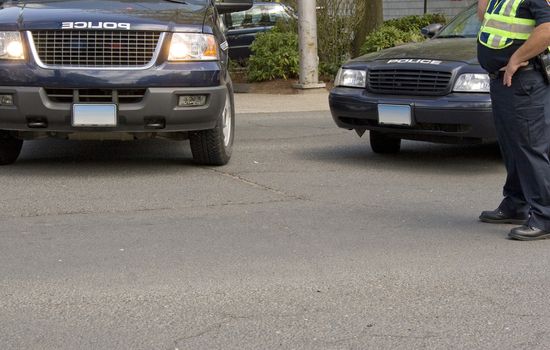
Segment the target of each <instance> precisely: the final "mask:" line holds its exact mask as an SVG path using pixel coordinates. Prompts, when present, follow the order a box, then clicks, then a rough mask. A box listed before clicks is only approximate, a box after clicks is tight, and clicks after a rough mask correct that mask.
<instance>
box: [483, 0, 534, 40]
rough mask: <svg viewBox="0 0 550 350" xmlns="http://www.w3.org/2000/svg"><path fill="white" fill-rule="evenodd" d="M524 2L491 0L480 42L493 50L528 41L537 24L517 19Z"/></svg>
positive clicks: (524, 19)
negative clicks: (515, 42) (519, 8)
mask: <svg viewBox="0 0 550 350" xmlns="http://www.w3.org/2000/svg"><path fill="white" fill-rule="evenodd" d="M523 1H524V0H490V1H489V4H488V5H487V10H486V11H485V16H484V18H483V23H482V24H481V29H480V30H479V36H478V40H479V42H480V43H481V44H483V45H485V46H487V47H489V48H491V49H503V48H505V47H508V46H510V45H512V43H513V41H514V39H517V40H527V39H528V38H529V36H530V35H531V32H532V31H533V29H535V24H536V22H535V20H534V19H528V18H518V17H516V13H517V10H518V7H519V6H520V5H521V3H522V2H523Z"/></svg>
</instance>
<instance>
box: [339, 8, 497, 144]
mask: <svg viewBox="0 0 550 350" xmlns="http://www.w3.org/2000/svg"><path fill="white" fill-rule="evenodd" d="M479 27H480V23H479V20H478V19H477V15H476V7H475V5H474V6H472V7H469V8H468V9H467V10H465V11H464V12H462V13H461V14H459V15H458V16H457V17H455V18H454V19H453V20H452V21H451V22H449V24H448V25H447V26H445V27H444V28H442V29H441V30H440V31H439V32H438V33H437V34H436V35H435V36H434V37H433V38H432V39H430V40H427V41H425V42H422V43H414V44H408V45H403V46H399V47H395V48H391V49H387V50H382V51H380V52H377V53H372V54H367V55H365V56H362V57H359V58H357V59H354V60H352V61H350V62H348V63H346V64H344V65H343V66H342V68H341V69H340V71H339V73H338V76H337V78H336V81H335V88H334V89H333V90H332V91H331V93H330V97H329V100H330V107H331V112H332V116H333V118H334V121H335V122H336V124H337V125H338V126H339V127H341V128H345V129H349V130H355V131H356V132H357V133H358V134H359V135H360V136H362V135H363V134H364V133H365V132H366V131H367V130H369V132H370V144H371V147H372V149H373V151H374V152H377V153H396V152H399V150H400V147H401V140H402V139H409V140H419V141H430V142H440V143H481V142H484V141H495V140H496V132H495V128H494V123H493V117H492V111H491V99H490V96H489V76H488V75H487V74H486V72H485V71H484V70H483V69H482V68H481V67H480V66H479V64H478V62H477V52H476V47H477V46H476V37H477V33H478V31H479ZM429 29H430V28H428V30H429ZM427 34H430V33H429V32H428V33H427ZM432 35H433V33H432Z"/></svg>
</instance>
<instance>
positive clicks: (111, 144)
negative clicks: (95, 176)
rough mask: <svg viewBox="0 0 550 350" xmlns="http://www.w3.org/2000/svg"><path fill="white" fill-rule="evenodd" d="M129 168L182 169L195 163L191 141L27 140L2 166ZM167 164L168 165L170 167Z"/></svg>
mask: <svg viewBox="0 0 550 350" xmlns="http://www.w3.org/2000/svg"><path fill="white" fill-rule="evenodd" d="M91 166H93V167H94V169H96V170H101V169H103V170H107V169H108V170H109V171H113V170H115V171H116V169H120V170H124V171H127V170H129V169H132V171H134V170H138V171H139V170H140V169H141V170H142V172H151V171H152V170H154V171H159V172H163V173H165V172H166V171H167V170H168V169H170V168H172V169H173V170H174V171H176V170H177V171H180V170H182V169H184V168H186V167H187V166H193V167H196V165H195V164H194V163H193V160H192V156H191V151H190V150H189V148H188V142H176V141H168V140H140V141H65V140H39V141H27V142H25V144H24V146H23V150H22V152H21V155H20V157H19V159H18V160H17V162H16V163H15V164H13V165H10V166H7V167H5V168H3V171H4V172H7V171H10V172H27V171H31V170H38V169H40V170H45V169H50V170H55V171H56V172H58V170H59V168H60V167H63V168H65V169H66V170H70V171H72V172H75V171H78V172H82V171H89V170H90V167H91ZM167 168H168V169H167Z"/></svg>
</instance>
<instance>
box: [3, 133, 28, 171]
mask: <svg viewBox="0 0 550 350" xmlns="http://www.w3.org/2000/svg"><path fill="white" fill-rule="evenodd" d="M21 147H23V140H20V139H16V138H15V137H13V136H11V135H10V134H8V133H7V132H0V165H8V164H13V163H14V162H15V161H16V160H17V157H19V154H20V153H21Z"/></svg>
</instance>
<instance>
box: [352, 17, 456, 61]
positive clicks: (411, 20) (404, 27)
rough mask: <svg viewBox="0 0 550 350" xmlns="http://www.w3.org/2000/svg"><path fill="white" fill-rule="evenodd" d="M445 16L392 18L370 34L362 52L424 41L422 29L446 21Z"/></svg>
mask: <svg viewBox="0 0 550 350" xmlns="http://www.w3.org/2000/svg"><path fill="white" fill-rule="evenodd" d="M446 22H447V20H446V19H445V16H443V15H440V14H426V15H423V16H406V17H402V18H398V19H391V20H388V21H386V22H384V24H383V25H382V26H380V28H378V29H377V30H375V31H374V32H373V33H371V34H370V35H369V36H367V40H366V41H365V43H364V44H363V46H362V47H361V54H363V55H364V54H367V53H370V52H376V51H380V50H383V49H387V48H390V47H394V46H397V45H401V44H405V43H410V42H420V41H424V40H425V38H424V37H423V36H422V34H420V30H421V29H422V28H423V27H425V26H427V25H429V24H432V23H443V24H444V23H446Z"/></svg>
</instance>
